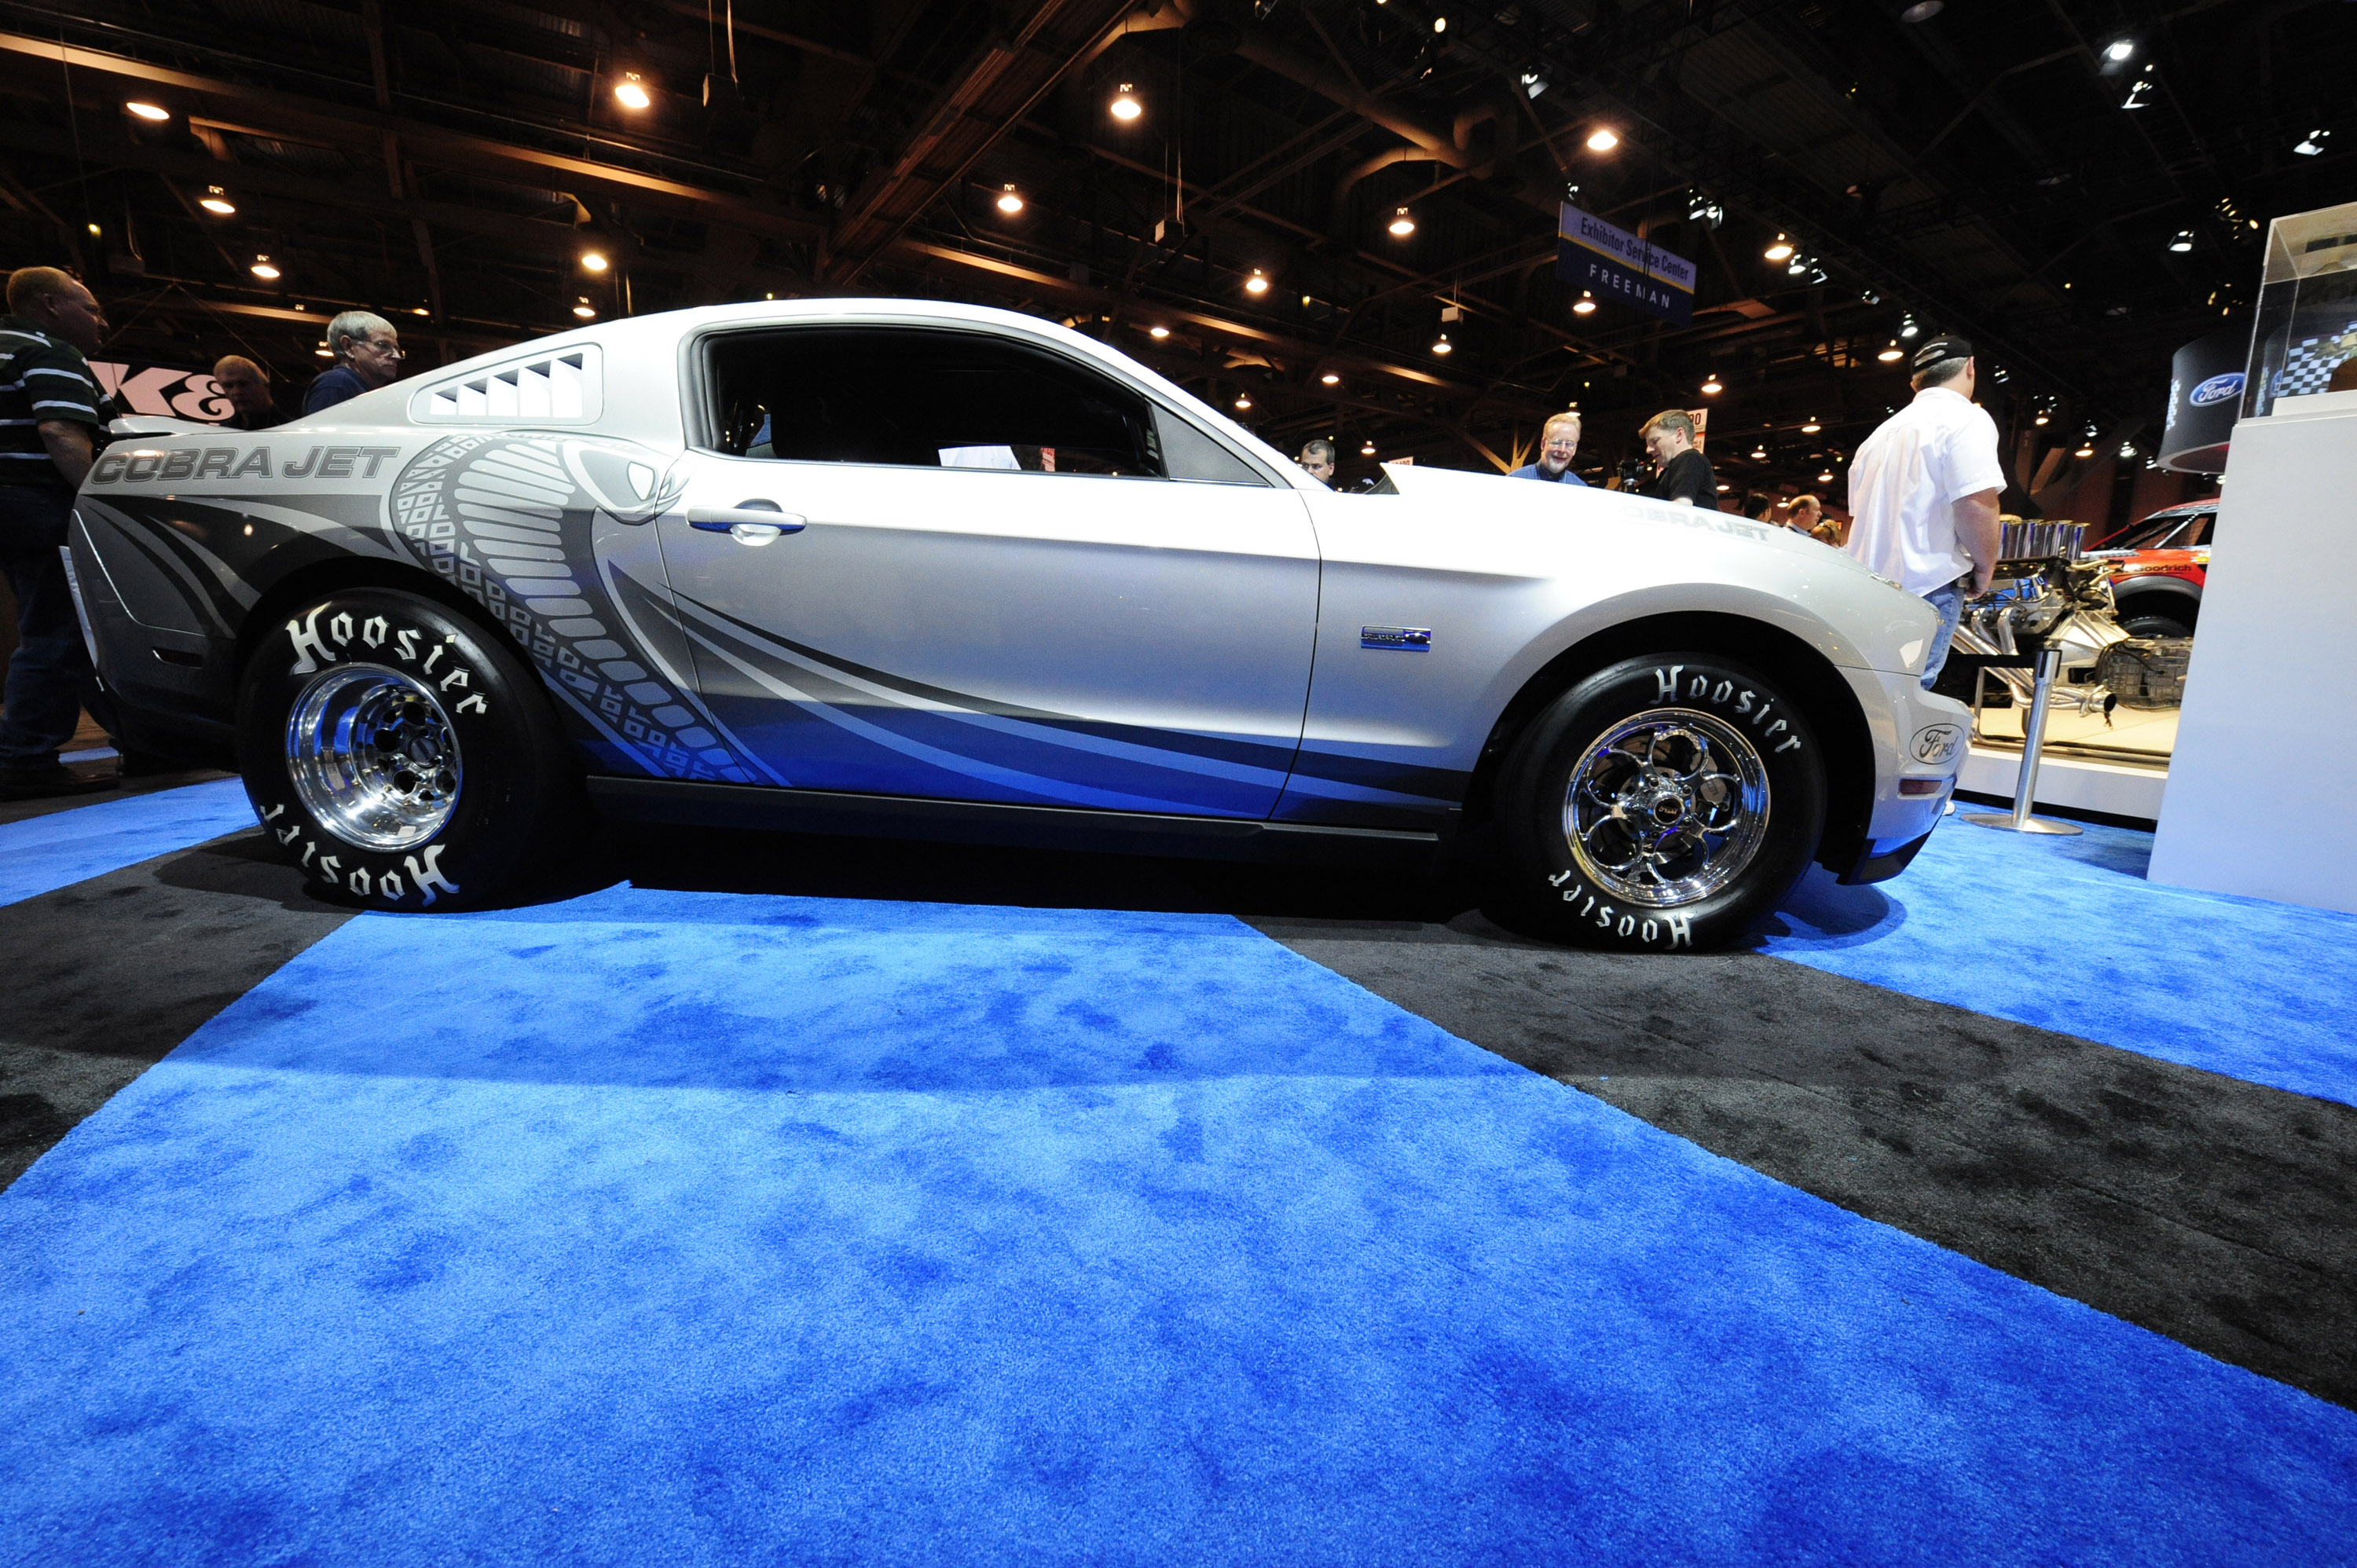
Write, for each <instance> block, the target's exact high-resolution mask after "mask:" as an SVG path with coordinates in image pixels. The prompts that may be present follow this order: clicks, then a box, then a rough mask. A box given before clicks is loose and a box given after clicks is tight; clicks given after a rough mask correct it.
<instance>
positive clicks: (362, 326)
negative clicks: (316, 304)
mask: <svg viewBox="0 0 2357 1568" xmlns="http://www.w3.org/2000/svg"><path fill="white" fill-rule="evenodd" d="M328 348H329V349H332V350H333V351H334V353H335V356H336V368H335V369H334V370H331V371H323V372H322V373H321V374H320V376H319V378H318V379H317V381H313V382H312V383H311V390H310V391H309V392H305V393H304V394H303V413H304V417H306V418H308V417H309V416H311V415H312V414H315V413H320V412H321V411H323V410H326V409H330V408H333V407H335V406H336V404H338V403H348V402H350V400H351V399H353V398H356V397H358V396H360V395H361V393H362V392H374V391H376V389H377V388H379V387H382V386H391V385H392V384H393V378H394V377H396V376H398V375H400V374H401V358H402V356H401V338H400V336H399V335H398V334H397V333H395V332H394V331H393V323H392V322H390V321H387V320H386V319H385V318H384V317H382V316H378V315H376V314H375V313H374V312H372V311H366V310H347V311H345V312H343V313H342V314H341V315H339V316H338V317H336V318H335V319H334V320H333V321H330V322H328Z"/></svg>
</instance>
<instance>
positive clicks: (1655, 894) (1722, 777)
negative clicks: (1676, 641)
mask: <svg viewBox="0 0 2357 1568" xmlns="http://www.w3.org/2000/svg"><path fill="white" fill-rule="evenodd" d="M1824 815H1825V777H1824V761H1823V759H1822V757H1821V754H1820V752H1819V750H1818V746H1817V737H1816V736H1815V735H1814V733H1813V732H1812V731H1811V729H1810V728H1809V725H1808V721H1807V719H1806V718H1805V717H1804V716H1803V713H1802V710H1801V708H1800V706H1799V705H1798V704H1797V703H1793V702H1792V701H1791V699H1790V696H1789V694H1788V691H1787V689H1786V688H1785V687H1783V686H1781V685H1780V684H1778V683H1777V682H1773V681H1771V680H1769V679H1768V678H1766V677H1764V676H1762V675H1760V674H1759V673H1758V672H1756V671H1751V670H1748V669H1746V668H1744V667H1743V666H1742V665H1740V664H1737V663H1735V662H1733V661H1731V660H1726V659H1722V658H1719V657H1717V656H1716V655H1712V654H1704V653H1664V654H1660V655H1656V656H1653V657H1650V658H1642V659H1628V660H1621V661H1620V663H1617V664H1614V665H1612V666H1611V667H1610V668H1609V669H1605V670H1600V671H1597V672H1596V673H1595V674H1593V675H1590V676H1588V677H1587V679H1585V680H1583V681H1581V682H1579V683H1578V684H1577V685H1576V686H1574V687H1573V688H1572V689H1571V690H1570V691H1568V692H1566V693H1564V694H1563V695H1562V696H1560V697H1557V698H1556V699H1555V701H1554V702H1553V703H1550V704H1549V705H1548V706H1547V708H1546V709H1545V710H1544V712H1542V713H1541V714H1539V716H1538V717H1537V718H1536V719H1535V720H1534V721H1533V722H1532V723H1531V725H1529V726H1528V727H1527V728H1525V729H1524V730H1523V733H1522V735H1521V736H1519V737H1518V738H1517V739H1516V741H1515V742H1514V745H1513V746H1512V749H1511V750H1510V751H1509V752H1508V754H1507V757H1506V762H1505V766H1504V768H1502V769H1501V773H1500V776H1499V781H1498V792H1497V797H1496V817H1497V827H1498V838H1499V843H1500V847H1501V865H1499V866H1498V868H1497V870H1498V873H1499V875H1500V877H1501V882H1502V886H1501V893H1502V896H1503V899H1504V901H1505V903H1506V905H1507V906H1508V909H1507V912H1508V913H1509V914H1510V916H1512V917H1513V918H1515V919H1516V923H1517V924H1520V925H1522V926H1523V927H1524V928H1525V929H1529V930H1531V931H1532V932H1533V934H1534V935H1540V936H1544V937H1548V938H1551V939H1553V940H1556V941H1561V942H1565V943H1569V944H1574V945H1577V946H1581V947H1593V948H1605V949H1611V950H1621V951H1630V952H1645V951H1651V952H1667V951H1671V950H1676V949H1681V948H1690V949H1695V950H1703V949H1708V948H1719V947H1725V946H1727V944H1729V943H1731V942H1734V941H1737V940H1739V939H1741V938H1742V937H1743V936H1744V935H1745V933H1747V932H1748V931H1749V929H1751V928H1752V927H1753V926H1754V925H1756V924H1757V923H1758V922H1759V921H1760V920H1761V919H1763V918H1766V917H1767V916H1768V915H1769V914H1770V912H1772V911H1773V910H1774V908H1776V905H1777V902H1778V900H1780V899H1781V898H1782V897H1783V896H1784V895H1785V894H1786V893H1787V892H1789V891H1790V890H1791V888H1792V884H1793V883H1794V882H1796V881H1797V880H1799V878H1800V876H1801V874H1802V873H1803V871H1805V870H1806V869H1807V868H1808V865H1809V861H1810V858H1811V857H1812V856H1813V854H1815V853H1816V847H1817V840H1818V836H1819V835H1820V834H1821V833H1822V832H1823V831H1824Z"/></svg>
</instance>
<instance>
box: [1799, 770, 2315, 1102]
mask: <svg viewBox="0 0 2357 1568" xmlns="http://www.w3.org/2000/svg"><path fill="white" fill-rule="evenodd" d="M1968 809H1980V808H1968ZM2151 855H2152V835H2151V834H2150V833H2140V832H2129V831H2127V830H2126V829H2122V828H2106V827H2096V826H2093V825H2091V826H2089V827H2088V829H2087V831H2086V832H2085V833H2084V835H2083V836H2081V837H2077V838H2036V837H2031V836H2029V835H2026V834H2021V833H2009V832H1996V831H1993V830H1991V829H1988V828H1979V827H1975V826H1973V825H1972V824H1970V823H1968V822H1960V821H1958V820H1957V819H1956V818H1953V817H1951V818H1949V819H1948V820H1947V821H1946V822H1944V823H1943V824H1942V825H1941V827H1940V829H1939V831H1938V832H1934V833H1933V834H1932V842H1931V843H1928V844H1926V845H1924V846H1923V852H1922V854H1919V855H1917V856H1916V858H1915V864H1914V865H1910V866H1909V867H1908V868H1907V870H1906V872H1905V873H1904V874H1903V875H1900V876H1899V877H1898V878H1897V879H1895V880H1893V881H1889V882H1881V883H1877V884H1875V885H1874V886H1869V887H1843V886H1837V885H1836V884H1835V882H1834V880H1833V878H1832V876H1831V875H1828V874H1826V873H1825V872H1824V870H1823V869H1821V868H1819V869H1813V870H1811V871H1810V873H1809V875H1808V877H1807V879H1806V880H1805V881H1803V883H1802V884H1801V886H1799V887H1798V888H1796V889H1795V890H1794V891H1793V893H1792V897H1789V898H1788V899H1786V900H1785V904H1784V908H1783V912H1782V914H1781V916H1780V917H1779V919H1778V921H1777V922H1775V923H1773V924H1771V925H1770V929H1769V936H1768V939H1767V941H1766V944H1765V946H1766V950H1767V951H1769V952H1771V953H1774V954H1775V955H1776V956H1777V957H1779V958H1786V959H1791V960H1792V961H1794V962H1797V963H1805V964H1809V965H1811V966H1813V967H1814V968H1817V969H1822V970H1827V971H1830V972H1833V973H1835V974H1844V975H1847V976H1849V977H1850V978H1851V979H1853V980H1862V981H1865V982H1867V983H1869V984H1874V985H1880V986H1884V987H1887V988H1889V989H1890V990H1893V991H1903V992H1905V993H1908V994H1909V995H1911V996H1921V997H1925V998H1928V999H1930V1000H1932V1001H1935V1002H1947V1003H1952V1004H1954V1005H1956V1006H1959V1007H1969V1008H1971V1009H1972V1010H1973V1011H1975V1012H1976V1013H1988V1014H1993V1015H1996V1016H1997V1017H2000V1018H2010V1019H2013V1020H2014V1021H2015V1022H2017V1023H2022V1024H2034V1025H2036V1026H2039V1027H2040V1028H2045V1029H2054V1030H2058V1031H2060V1032H2061V1033H2063V1034H2066V1035H2076V1036H2079V1037H2080V1038H2082V1039H2088V1040H2097V1041H2100V1042H2102V1043H2103V1044H2104V1045H2107V1046H2117V1047H2120V1048H2121V1049H2123V1050H2131V1051H2140V1052H2142V1053H2144V1054H2145V1055H2147V1056H2154V1057H2160V1058H2165V1059H2167V1060H2169V1061H2173V1062H2182V1063H2184V1064H2185V1065H2186V1066H2188V1067H2197V1068H2203V1069H2208V1070H2209V1071H2212V1072H2217V1073H2224V1074H2226V1075H2227V1076H2229V1077H2232V1078H2239V1079H2244V1080H2246V1081H2248V1082H2252V1083H2264V1084H2268V1085H2271V1086H2273V1087H2275V1088H2276V1089H2287V1090H2291V1091H2293V1092H2294V1093H2297V1094H2311V1095H2315V1096H2317V1097H2319V1098H2320V1099H2325V1100H2337V1101H2341V1102H2342V1103H2343V1104H2351V1105H2357V1015H2352V1003H2351V998H2352V997H2357V915H2343V914H2337V913H2334V912H2332V911H2330V910H2324V909H2309V908H2300V907H2299V906H2298V905H2292V904H2271V903H2268V902H2266V900H2264V899H2258V898H2236V897H2230V896H2228V895H2225V894H2221V893H2196V892H2193V891H2191V890H2190V889H2188V888H2183V887H2169V886H2160V885H2158V884H2156V883H2151V882H2147V881H2146V880H2145V879H2144V878H2145V866H2146V863H2147V861H2148V860H2150V858H2151Z"/></svg>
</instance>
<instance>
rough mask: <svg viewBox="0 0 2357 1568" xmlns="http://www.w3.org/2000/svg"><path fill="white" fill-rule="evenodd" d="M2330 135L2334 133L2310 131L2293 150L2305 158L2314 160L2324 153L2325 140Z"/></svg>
mask: <svg viewBox="0 0 2357 1568" xmlns="http://www.w3.org/2000/svg"><path fill="white" fill-rule="evenodd" d="M2330 134H2332V133H2331V132H2330V131H2310V132H2309V134H2307V135H2306V136H2304V137H2302V138H2301V139H2300V140H2299V141H2298V142H2297V143H2295V144H2294V145H2293V146H2292V149H2291V150H2292V151H2293V152H2296V153H2298V155H2299V156H2302V157H2304V158H2312V157H2314V156H2317V155H2318V154H2319V153H2320V152H2322V151H2324V138H2325V137H2327V136H2330Z"/></svg>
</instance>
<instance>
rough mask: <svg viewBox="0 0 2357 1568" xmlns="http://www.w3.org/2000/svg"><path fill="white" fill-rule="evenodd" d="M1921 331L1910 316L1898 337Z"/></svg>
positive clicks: (2065, 285) (2067, 285)
mask: <svg viewBox="0 0 2357 1568" xmlns="http://www.w3.org/2000/svg"><path fill="white" fill-rule="evenodd" d="M2062 286H2063V287H2065V288H2068V287H2070V286H2071V285H2069V284H2064V285H2062ZM1922 330H1923V329H1922V328H1921V327H1918V326H1916V325H1915V318H1914V317H1911V316H1910V317H1907V318H1906V319H1905V320H1903V321H1901V322H1900V324H1899V335H1900V337H1901V338H1912V337H1914V336H1915V334H1917V333H1918V332H1921V331H1922Z"/></svg>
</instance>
